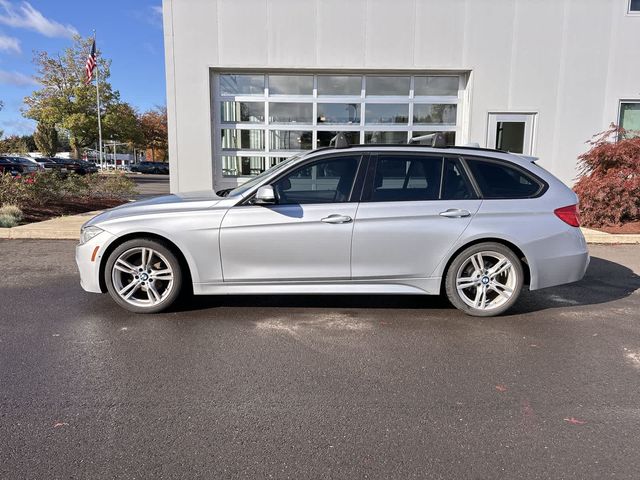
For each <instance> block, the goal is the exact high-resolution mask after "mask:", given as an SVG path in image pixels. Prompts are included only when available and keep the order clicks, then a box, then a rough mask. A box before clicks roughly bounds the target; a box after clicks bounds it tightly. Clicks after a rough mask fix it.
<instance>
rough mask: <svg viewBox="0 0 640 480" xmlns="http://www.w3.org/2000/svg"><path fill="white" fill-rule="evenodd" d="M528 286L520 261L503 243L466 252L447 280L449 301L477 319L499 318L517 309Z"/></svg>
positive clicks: (488, 243)
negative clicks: (509, 310) (516, 304)
mask: <svg viewBox="0 0 640 480" xmlns="http://www.w3.org/2000/svg"><path fill="white" fill-rule="evenodd" d="M523 283H524V272H523V269H522V264H521V263H520V259H519V258H518V257H517V255H516V254H515V253H513V251H512V250H511V249H510V248H508V247H506V246H505V245H502V244H500V243H494V242H486V243H479V244H477V245H473V246H471V247H469V248H467V249H466V250H464V251H462V252H461V253H460V254H459V255H458V256H457V257H456V258H455V259H454V260H453V262H452V263H451V265H450V266H449V270H448V271H447V276H446V279H445V288H446V292H447V297H448V298H449V301H450V302H451V303H452V304H453V305H454V306H455V307H456V308H458V309H460V310H462V311H463V312H465V313H467V314H468V315H473V316H477V317H490V316H494V315H499V314H501V313H503V312H505V311H506V310H508V309H509V308H511V306H513V304H514V303H515V302H516V300H517V299H518V297H519V296H520V292H521V291H522V285H523Z"/></svg>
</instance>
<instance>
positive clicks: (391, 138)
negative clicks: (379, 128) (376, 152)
mask: <svg viewBox="0 0 640 480" xmlns="http://www.w3.org/2000/svg"><path fill="white" fill-rule="evenodd" d="M364 143H407V132H365V133H364Z"/></svg>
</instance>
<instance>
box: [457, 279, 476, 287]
mask: <svg viewBox="0 0 640 480" xmlns="http://www.w3.org/2000/svg"><path fill="white" fill-rule="evenodd" d="M456 283H457V285H458V288H459V289H462V290H464V289H465V288H469V287H473V286H474V285H475V284H476V280H475V279H474V278H473V277H460V278H458V279H457V280H456Z"/></svg>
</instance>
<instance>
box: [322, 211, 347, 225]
mask: <svg viewBox="0 0 640 480" xmlns="http://www.w3.org/2000/svg"><path fill="white" fill-rule="evenodd" d="M352 220H353V219H352V218H351V217H349V216H348V215H340V214H337V213H334V214H333V215H329V216H328V217H324V218H323V219H322V221H323V222H324V223H349V222H351V221H352Z"/></svg>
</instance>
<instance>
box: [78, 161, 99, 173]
mask: <svg viewBox="0 0 640 480" xmlns="http://www.w3.org/2000/svg"><path fill="white" fill-rule="evenodd" d="M74 162H75V163H76V165H77V168H76V173H78V174H79V175H86V174H90V173H98V171H99V170H100V169H99V168H98V166H97V165H96V164H95V163H93V162H88V161H86V160H74Z"/></svg>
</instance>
